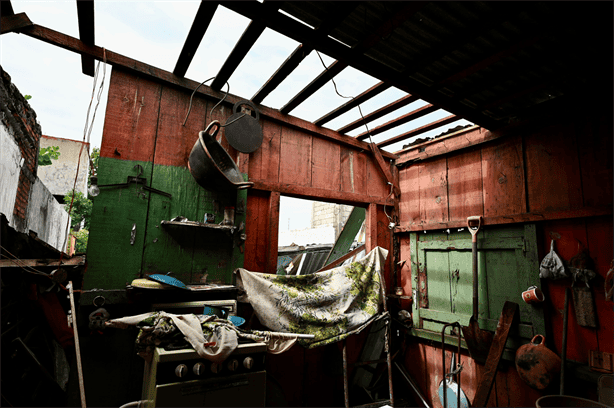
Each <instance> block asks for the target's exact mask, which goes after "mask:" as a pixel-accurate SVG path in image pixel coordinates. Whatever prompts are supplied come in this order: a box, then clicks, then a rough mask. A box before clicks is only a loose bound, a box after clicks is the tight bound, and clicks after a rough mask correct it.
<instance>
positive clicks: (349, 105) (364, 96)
mask: <svg viewBox="0 0 614 408" xmlns="http://www.w3.org/2000/svg"><path fill="white" fill-rule="evenodd" d="M389 88H390V85H388V84H385V83H384V82H378V83H377V84H375V85H373V86H372V87H371V88H369V89H367V90H366V91H364V92H363V93H361V94H360V95H358V96H356V97H354V98H352V99H351V100H350V101H348V102H346V103H344V104H343V105H341V106H339V107H338V108H336V109H335V110H332V111H330V112H328V113H327V114H326V115H324V116H322V117H321V118H320V119H318V120H316V121H315V122H313V123H314V124H315V125H317V126H322V125H324V124H325V123H327V122H330V121H331V120H333V119H335V118H337V117H339V116H341V115H343V114H344V113H346V112H348V111H349V110H350V109H353V108H355V107H357V106H358V105H360V104H361V103H363V102H365V101H368V100H369V99H371V98H373V97H375V96H377V95H379V94H380V93H382V92H384V91H385V90H387V89H389Z"/></svg>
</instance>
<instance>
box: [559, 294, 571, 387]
mask: <svg viewBox="0 0 614 408" xmlns="http://www.w3.org/2000/svg"><path fill="white" fill-rule="evenodd" d="M563 308H564V310H563V345H562V347H561V389H560V394H561V395H565V360H566V359H567V325H568V323H569V322H568V320H569V311H568V310H569V288H565V306H563Z"/></svg>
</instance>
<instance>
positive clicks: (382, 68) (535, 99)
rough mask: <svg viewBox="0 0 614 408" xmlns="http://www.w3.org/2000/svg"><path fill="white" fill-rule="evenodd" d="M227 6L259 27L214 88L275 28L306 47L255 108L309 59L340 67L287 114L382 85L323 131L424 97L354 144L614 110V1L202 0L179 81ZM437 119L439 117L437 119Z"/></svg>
mask: <svg viewBox="0 0 614 408" xmlns="http://www.w3.org/2000/svg"><path fill="white" fill-rule="evenodd" d="M76 3H77V11H78V13H77V16H78V21H79V27H80V40H81V41H82V42H83V43H84V44H86V45H87V44H95V35H94V31H95V30H94V28H95V26H96V25H95V21H94V2H93V1H79V2H76ZM219 7H224V8H227V9H230V10H232V11H233V12H235V13H238V14H240V15H242V16H244V17H247V18H248V19H250V20H251V22H250V23H249V24H248V25H247V28H246V29H245V31H244V32H243V34H242V35H241V37H240V39H239V40H238V41H237V43H236V44H235V46H234V48H233V50H232V52H231V53H230V55H229V56H228V58H227V59H226V61H225V62H224V64H223V65H222V68H221V69H220V70H219V72H218V73H217V75H216V78H215V80H214V81H213V83H212V84H211V87H212V88H213V89H214V90H221V89H222V87H223V85H224V84H225V83H226V81H227V80H228V79H229V78H230V77H231V76H232V75H233V73H234V72H235V71H236V70H237V68H238V66H239V65H240V64H241V62H242V61H243V59H244V58H245V56H246V55H247V54H248V53H249V52H250V50H251V48H252V46H253V45H254V44H255V42H256V41H257V40H258V38H259V36H260V35H261V34H262V33H263V32H264V30H265V29H267V28H268V29H271V30H274V31H276V32H278V33H280V34H282V35H284V36H286V37H288V38H290V39H292V40H294V41H297V42H299V45H298V47H297V48H296V49H295V50H294V52H292V53H291V54H290V55H289V56H288V58H287V59H286V60H285V62H284V63H283V64H282V65H281V66H279V67H277V69H276V71H275V73H274V74H273V75H272V76H271V77H270V78H269V79H268V80H267V81H265V82H264V83H262V85H261V87H260V88H259V90H258V91H257V92H256V93H255V94H254V95H251V100H252V101H253V102H255V103H261V102H262V101H263V100H264V99H265V98H266V96H267V95H269V94H270V93H271V92H273V91H274V90H275V89H276V88H277V87H278V86H279V85H280V84H281V83H282V82H283V81H284V79H286V78H287V77H288V75H290V74H291V73H292V72H293V70H294V69H295V68H296V67H297V66H298V65H299V64H300V63H301V61H302V60H303V59H304V58H306V57H307V56H308V55H309V54H310V53H312V52H313V51H314V50H316V51H319V52H321V53H323V54H326V55H327V56H329V57H331V58H334V59H335V61H334V62H333V63H332V64H330V65H328V66H327V67H326V68H322V70H321V72H314V73H313V75H314V78H313V80H312V81H311V82H310V83H309V84H308V85H306V86H305V87H304V88H302V89H294V90H293V94H294V97H292V98H291V99H290V100H288V101H287V102H286V103H285V104H284V105H283V106H281V107H280V108H279V111H280V112H281V113H283V114H292V112H293V111H294V110H295V109H296V108H297V107H298V106H300V105H302V104H303V103H309V101H308V98H309V97H310V96H311V95H313V94H314V93H315V92H317V91H318V90H319V89H321V88H322V87H323V86H324V85H325V84H327V83H329V82H330V81H331V80H332V79H333V78H335V76H337V75H338V74H339V73H341V72H342V71H343V70H344V69H347V68H348V67H352V68H355V69H357V70H359V71H361V72H363V73H365V74H367V75H369V76H371V77H373V78H375V79H376V80H377V81H379V82H377V83H376V84H375V85H373V86H372V87H371V88H369V89H367V90H365V91H364V92H363V93H361V94H360V95H353V98H351V99H350V100H349V101H347V102H346V103H341V102H343V100H341V99H340V101H341V102H340V104H339V106H338V107H337V108H336V109H334V110H332V111H330V112H328V113H327V114H325V115H323V116H322V117H320V118H318V119H317V120H315V121H313V123H314V124H316V125H318V126H323V127H327V124H330V122H332V121H333V120H335V119H337V118H339V117H340V116H342V115H343V114H344V113H346V112H348V111H349V110H351V109H354V108H355V107H356V106H358V105H359V104H362V103H364V102H365V101H368V100H370V99H372V98H374V97H375V96H376V95H378V94H381V93H382V92H384V91H385V90H387V89H390V88H396V89H398V90H400V91H403V92H404V96H403V97H401V98H399V99H398V100H396V101H393V102H392V103H389V104H387V105H385V106H381V107H380V108H379V109H375V110H374V111H372V112H370V113H368V114H366V115H362V114H361V116H364V117H361V118H359V119H357V120H355V121H353V122H351V123H346V124H344V125H342V126H341V127H335V128H334V129H333V130H336V131H338V132H340V133H341V134H346V135H348V134H349V133H352V131H356V130H357V129H359V131H360V129H362V128H364V126H365V124H366V125H368V124H369V123H372V122H374V121H376V120H377V119H380V118H382V117H384V116H386V115H390V114H391V113H393V112H395V111H398V110H399V109H401V108H402V107H405V106H407V105H409V104H411V103H412V102H416V101H423V102H424V104H423V105H422V106H421V107H419V108H417V109H415V110H413V111H411V112H408V113H406V114H403V115H398V116H395V115H392V117H393V119H392V120H388V121H387V122H386V123H383V124H381V125H378V126H369V130H368V131H364V132H363V131H360V133H358V134H357V135H355V136H352V137H356V138H357V139H359V140H365V139H370V140H374V141H375V143H376V144H377V145H378V146H379V147H380V148H385V147H387V146H399V144H400V142H412V141H415V140H420V139H419V138H424V137H425V134H427V132H430V133H428V134H430V135H434V134H441V133H442V132H444V133H445V132H446V131H447V130H446V129H448V128H450V127H453V125H454V124H455V122H458V121H459V120H460V119H465V120H466V121H468V122H471V123H473V124H476V125H479V126H482V127H484V128H486V129H488V130H497V129H500V128H503V127H505V126H508V125H510V124H513V123H516V122H518V121H521V120H522V119H523V118H524V117H527V116H531V115H534V114H535V112H538V111H539V110H541V109H543V108H544V107H547V106H553V107H554V108H553V109H562V108H564V109H570V112H572V113H573V110H574V109H578V108H582V109H588V110H590V109H593V108H597V107H602V108H603V105H604V104H605V108H606V109H610V110H611V104H612V49H613V47H612V3H611V2H417V1H412V2H345V1H344V2H333V1H314V2H310V1H301V2H294V1H286V2H281V1H274V2H273V1H264V2H263V3H260V2H256V1H251V2H241V1H238V2H235V1H232V2H214V1H202V2H201V3H200V6H199V9H198V11H197V13H196V15H195V16H194V21H193V24H192V26H191V29H190V31H189V33H188V35H187V37H186V39H185V42H184V43H183V44H180V45H178V47H181V53H180V55H179V58H178V59H177V62H176V64H175V68H174V70H173V74H174V75H175V76H176V77H183V76H185V74H186V72H187V70H188V68H189V66H190V63H191V61H192V59H193V57H194V55H195V53H196V52H197V51H198V47H199V44H200V42H201V40H202V38H203V37H204V35H205V33H206V32H207V27H208V26H209V23H210V22H211V20H212V19H213V17H214V15H215V12H216V10H217V9H218V8H219ZM12 14H14V13H13V9H12V6H11V2H10V1H3V2H2V18H3V28H2V32H3V33H5V32H7V31H8V30H11V29H12V30H13V31H17V32H23V33H24V34H26V35H28V30H27V29H24V28H23V27H24V26H22V27H19V25H18V24H17V26H16V27H17V28H11V27H15V26H14V25H13V26H11V25H10V24H8V23H9V22H13V20H9V19H8V18H7V16H8V17H16V16H17V15H13V16H11V15H12ZM160 29H163V27H160ZM201 52H203V51H202V50H201ZM82 65H83V72H84V73H86V74H88V75H93V59H92V58H91V56H88V55H84V56H83V60H82ZM243 97H245V98H248V97H249V96H248V95H243ZM436 112H437V113H439V116H437V119H436V120H432V119H431V120H427V119H428V118H429V117H431V118H432V117H433V115H434V114H435V113H436ZM429 115H431V116H429ZM425 120H426V124H425ZM409 123H412V124H415V126H413V128H411V130H409V131H401V130H399V129H400V128H401V127H402V125H406V124H409ZM465 123H466V122H465ZM403 129H406V127H405V128H403ZM395 132H396V133H395ZM355 133H356V132H354V134H355ZM391 134H392V136H390V135H391ZM378 135H379V136H378ZM371 138H372V139H371ZM410 144H413V143H410ZM406 146H407V145H406Z"/></svg>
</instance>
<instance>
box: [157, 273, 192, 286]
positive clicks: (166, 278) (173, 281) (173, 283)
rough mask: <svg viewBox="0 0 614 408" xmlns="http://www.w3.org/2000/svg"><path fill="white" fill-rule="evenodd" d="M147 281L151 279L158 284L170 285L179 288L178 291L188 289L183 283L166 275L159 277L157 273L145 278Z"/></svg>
mask: <svg viewBox="0 0 614 408" xmlns="http://www.w3.org/2000/svg"><path fill="white" fill-rule="evenodd" d="M147 277H148V278H149V279H152V280H154V281H156V282H160V283H166V284H167V285H171V286H174V287H176V288H180V289H188V288H187V287H186V286H185V283H183V282H181V281H180V280H179V279H177V278H173V277H172V276H168V275H161V274H158V273H155V274H153V275H149V276H147Z"/></svg>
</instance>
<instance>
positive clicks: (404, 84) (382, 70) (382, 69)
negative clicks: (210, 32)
mask: <svg viewBox="0 0 614 408" xmlns="http://www.w3.org/2000/svg"><path fill="white" fill-rule="evenodd" d="M223 4H224V6H225V7H227V8H229V9H230V10H233V11H235V12H237V13H239V14H241V15H243V16H245V17H248V18H250V19H260V20H261V21H264V22H265V24H266V25H267V26H268V27H269V28H271V29H272V30H275V31H277V32H279V33H281V34H283V35H285V36H287V37H289V38H292V39H293V40H295V41H298V42H301V43H305V44H307V45H310V46H312V47H314V49H317V50H320V51H322V52H324V53H326V54H327V55H329V56H331V57H333V58H335V59H337V60H339V61H345V62H346V63H348V64H349V65H350V66H352V67H354V68H356V69H357V70H359V71H362V72H364V73H365V74H367V75H370V76H372V77H374V78H377V79H379V80H380V81H384V82H387V83H389V84H390V85H391V86H394V87H396V88H398V89H400V90H402V91H405V92H407V93H411V94H415V95H416V96H418V97H419V98H421V99H424V100H425V101H428V102H430V103H432V104H434V105H438V106H439V107H440V108H442V109H445V110H447V111H449V112H454V113H455V114H456V115H459V116H461V117H463V118H465V119H467V120H469V121H472V122H474V123H477V124H479V125H480V126H483V127H485V128H487V129H488V128H496V127H498V126H499V123H498V122H497V121H496V120H493V119H492V118H490V117H488V116H486V115H484V114H482V113H480V112H476V111H475V110H473V109H471V108H470V107H468V106H465V105H464V104H462V103H460V102H459V101H456V100H454V99H453V98H451V97H449V96H447V95H444V94H441V93H439V92H436V91H434V90H432V89H430V88H429V87H428V86H426V85H424V84H422V83H420V82H419V81H417V80H416V79H414V78H411V77H408V76H407V75H405V74H402V73H400V72H398V71H396V70H394V69H393V68H390V67H388V66H386V65H384V64H382V63H379V62H377V61H375V60H373V59H372V58H370V57H368V56H366V55H363V54H361V53H358V52H356V51H355V50H352V49H350V48H348V47H346V46H344V45H343V44H340V43H339V42H337V41H335V40H333V39H330V38H323V39H318V38H314V37H313V30H312V29H310V28H309V27H306V26H305V25H303V24H301V23H299V22H297V21H294V20H293V19H291V18H290V17H286V16H284V15H282V14H281V13H274V14H269V15H263V13H261V12H260V10H262V8H261V7H262V5H261V4H259V3H258V2H232V1H228V2H224V3H223Z"/></svg>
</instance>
